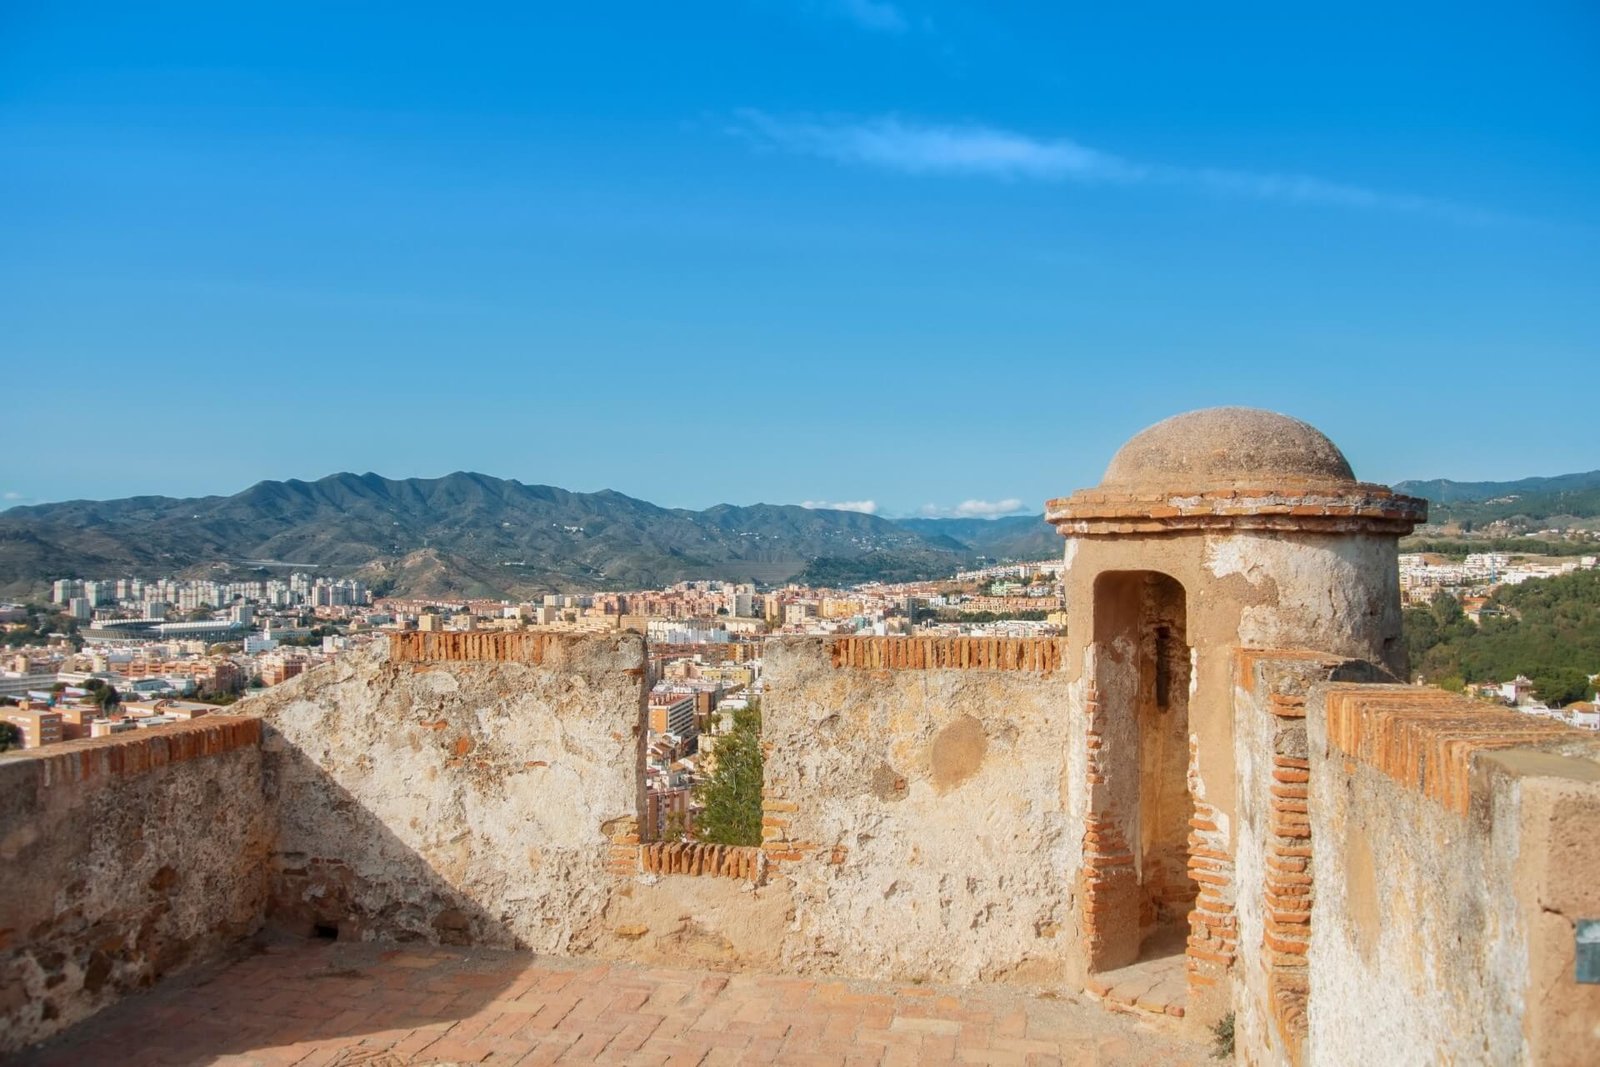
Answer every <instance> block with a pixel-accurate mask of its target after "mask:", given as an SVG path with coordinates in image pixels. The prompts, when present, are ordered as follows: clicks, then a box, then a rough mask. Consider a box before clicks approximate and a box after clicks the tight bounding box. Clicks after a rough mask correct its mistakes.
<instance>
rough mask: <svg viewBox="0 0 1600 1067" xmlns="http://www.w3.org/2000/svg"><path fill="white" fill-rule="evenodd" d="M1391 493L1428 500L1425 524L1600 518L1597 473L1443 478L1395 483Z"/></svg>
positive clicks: (1599, 477)
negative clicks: (1500, 479) (1502, 478)
mask: <svg viewBox="0 0 1600 1067" xmlns="http://www.w3.org/2000/svg"><path fill="white" fill-rule="evenodd" d="M1395 489H1397V490H1398V491H1400V492H1402V493H1407V494H1409V495H1411V496H1420V497H1424V498H1425V499H1427V500H1429V501H1430V502H1431V503H1432V505H1433V506H1432V507H1430V508H1429V509H1428V512H1429V515H1428V517H1429V521H1430V522H1433V523H1436V524H1437V523H1447V522H1492V521H1494V520H1496V519H1518V518H1521V519H1528V520H1532V521H1535V522H1542V521H1546V520H1549V519H1585V518H1594V517H1596V516H1600V470H1594V471H1587V472H1585V473H1582V474H1559V475H1556V476H1555V477H1552V478H1519V479H1517V480H1516V481H1511V482H1453V481H1451V480H1450V479H1448V478H1433V479H1430V480H1427V481H1407V482H1399V483H1397V484H1396V485H1395Z"/></svg>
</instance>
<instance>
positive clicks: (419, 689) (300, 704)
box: [238, 635, 645, 952]
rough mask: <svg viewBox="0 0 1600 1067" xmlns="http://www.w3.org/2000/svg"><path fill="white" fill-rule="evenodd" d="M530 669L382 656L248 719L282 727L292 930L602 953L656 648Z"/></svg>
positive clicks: (272, 751) (280, 876)
mask: <svg viewBox="0 0 1600 1067" xmlns="http://www.w3.org/2000/svg"><path fill="white" fill-rule="evenodd" d="M495 647H498V646H495ZM402 651H403V650H402ZM513 651H514V652H517V653H518V654H519V655H521V657H522V658H519V659H513V660H501V661H482V660H480V661H474V662H433V661H429V660H426V659H413V660H411V661H400V660H398V659H397V660H391V659H390V658H389V645H388V644H385V643H378V644H375V645H374V646H373V648H372V650H371V652H370V653H369V654H366V655H364V656H350V657H344V658H341V659H340V660H338V661H337V662H335V663H334V664H332V665H330V666H328V667H324V668H321V669H319V670H316V671H312V672H310V673H308V674H306V675H303V676H301V677H300V678H296V679H293V680H292V681H290V682H288V683H286V684H284V685H280V686H276V687H274V688H273V689H271V690H269V691H268V692H267V693H266V694H264V695H262V696H260V697H257V698H254V699H252V700H250V701H247V702H244V703H241V704H240V705H238V709H239V710H240V711H241V712H243V713H247V714H253V715H258V716H260V717H261V718H262V720H263V722H264V725H265V727H266V731H265V738H264V750H265V753H264V755H265V781H266V787H267V797H268V800H269V803H270V804H271V806H272V810H273V812H274V815H275V817H276V819H277V824H278V838H277V844H276V851H275V852H274V855H273V864H272V871H271V887H272V895H271V909H270V917H271V918H272V919H273V920H275V921H277V922H280V923H283V924H286V925H289V926H291V927H295V928H298V929H301V930H304V931H306V932H310V931H311V930H312V929H315V928H316V927H323V928H324V929H328V928H333V929H337V931H338V934H339V936H341V937H357V938H369V939H370V938H382V939H397V940H415V939H422V940H427V941H436V942H443V943H446V944H467V943H471V944H483V945H500V946H507V947H510V946H517V947H524V948H529V949H533V950H535V951H539V952H576V951H582V950H583V949H584V948H585V947H586V946H587V945H588V944H589V943H590V942H592V940H593V939H594V937H595V932H596V930H597V929H598V927H599V925H600V923H601V918H602V916H603V914H604V912H605V909H606V905H607V902H608V899H609V895H610V890H611V888H612V879H611V877H610V876H609V874H608V873H607V872H608V869H609V861H610V848H611V841H610V838H611V836H612V835H613V834H615V833H619V832H626V831H627V830H629V829H630V828H631V827H632V825H633V823H634V820H635V819H636V817H637V813H638V810H639V790H640V788H641V785H640V776H639V773H638V772H639V768H640V760H641V758H642V749H641V745H640V730H641V728H642V717H643V709H644V702H643V701H644V673H645V672H644V666H645V663H644V643H643V641H642V639H640V638H638V637H637V636H636V635H622V636H617V637H605V638H582V637H569V638H550V639H548V640H547V641H545V642H541V643H539V644H538V645H537V646H531V647H530V649H529V650H526V652H525V653H524V652H522V651H521V650H513ZM419 654H420V652H419ZM531 660H537V661H538V662H532V661H531Z"/></svg>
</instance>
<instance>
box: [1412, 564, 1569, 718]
mask: <svg viewBox="0 0 1600 1067" xmlns="http://www.w3.org/2000/svg"><path fill="white" fill-rule="evenodd" d="M1404 618H1405V639H1406V648H1407V651H1408V652H1409V654H1410V657H1411V670H1412V673H1413V674H1421V675H1422V676H1423V677H1424V678H1426V679H1427V680H1428V681H1429V682H1431V683H1433V684H1435V685H1438V686H1441V687H1443V688H1446V689H1452V688H1454V689H1459V688H1460V687H1461V686H1463V685H1465V684H1467V683H1469V682H1491V681H1510V680H1511V679H1512V678H1515V677H1516V676H1517V675H1518V674H1525V675H1527V676H1528V678H1529V679H1531V680H1532V681H1533V683H1534V689H1535V692H1536V694H1537V695H1538V696H1539V697H1540V699H1542V700H1544V701H1546V702H1547V703H1550V704H1552V705H1561V704H1569V703H1571V702H1572V701H1574V700H1582V699H1584V698H1586V697H1588V696H1591V695H1592V694H1593V692H1594V690H1593V687H1592V686H1590V684H1589V679H1588V676H1589V675H1591V674H1594V673H1596V672H1600V571H1577V572H1575V573H1573V574H1565V575H1561V576H1560V577H1557V578H1545V579H1539V580H1535V581H1530V582H1524V583H1522V584H1521V585H1513V586H1506V587H1504V588H1502V589H1500V590H1498V591H1496V592H1495V594H1494V595H1493V596H1492V597H1490V598H1489V602H1488V603H1487V604H1486V605H1485V609H1484V611H1483V613H1482V616H1481V618H1482V625H1481V626H1477V625H1474V624H1473V623H1472V621H1471V620H1470V619H1468V618H1467V617H1466V616H1465V615H1464V614H1462V611H1461V605H1460V604H1459V603H1458V602H1457V601H1456V599H1455V598H1454V597H1452V596H1451V595H1450V594H1448V593H1440V594H1439V595H1438V596H1436V597H1435V598H1434V600H1433V603H1432V604H1431V605H1430V606H1428V607H1425V608H1408V609H1406V612H1405V617H1404Z"/></svg>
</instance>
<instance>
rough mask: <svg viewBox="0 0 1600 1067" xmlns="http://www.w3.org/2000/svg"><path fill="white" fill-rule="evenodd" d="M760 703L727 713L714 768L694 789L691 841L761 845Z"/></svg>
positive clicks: (717, 744) (755, 702)
mask: <svg viewBox="0 0 1600 1067" xmlns="http://www.w3.org/2000/svg"><path fill="white" fill-rule="evenodd" d="M762 765H763V760H762V755H761V703H760V701H751V703H750V706H749V707H748V708H742V709H740V710H738V711H735V712H734V713H733V729H731V730H729V731H728V732H727V733H725V734H723V735H722V736H720V737H718V738H717V743H716V767H715V768H714V769H713V770H712V772H711V774H709V775H708V776H706V777H705V778H704V779H702V780H701V781H700V783H699V784H698V785H696V786H695V800H696V802H697V803H698V804H699V805H700V806H701V808H702V810H701V811H700V813H699V814H698V815H696V816H695V823H694V831H695V836H696V837H697V838H699V839H700V840H702V841H709V842H711V843H712V844H717V845H759V844H761V781H762V771H763V766H762Z"/></svg>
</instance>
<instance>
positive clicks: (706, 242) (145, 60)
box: [0, 0, 1600, 516]
mask: <svg viewBox="0 0 1600 1067" xmlns="http://www.w3.org/2000/svg"><path fill="white" fill-rule="evenodd" d="M0 30H3V32H0V42H3V43H0V136H4V138H5V142H6V144H7V146H8V147H7V150H6V156H7V165H6V166H5V167H4V168H0V192H3V193H4V198H5V199H4V203H6V205H7V207H6V208H4V209H0V210H3V211H4V216H3V217H4V220H5V223H6V226H7V231H8V236H9V240H8V241H7V242H6V243H5V246H4V247H3V248H0V291H4V292H5V293H6V296H5V297H3V298H0V336H4V338H5V340H3V341H0V359H3V361H4V369H5V380H6V383H7V391H8V394H9V399H10V400H11V402H12V409H13V410H14V411H17V412H38V413H50V414H52V415H55V416H56V417H58V418H61V419H63V420H64V424H65V425H66V426H67V427H68V428H69V429H68V431H67V432H62V433H57V434H55V435H53V436H52V437H51V441H50V447H49V448H40V449H37V450H34V451H33V452H32V453H30V454H29V456H28V459H27V462H26V463H23V462H13V463H12V464H9V465H7V469H5V470H4V471H3V472H0V507H7V506H10V505H15V504H24V503H36V502H46V501H55V500H64V499H73V498H91V499H105V498H114V497H122V496H129V495H138V494H146V493H153V494H161V495H167V496H175V497H185V496H199V495H207V494H226V493H232V492H237V491H238V490H240V489H242V488H244V487H246V486H248V485H250V484H253V483H254V482H256V481H259V480H263V479H285V478H301V479H306V480H313V479H316V478H320V477H323V476H325V475H327V474H330V473H333V472H335V471H357V472H359V471H366V470H375V471H379V472H383V473H384V474H386V475H387V476H390V477H397V478H404V477H413V476H416V477H437V476H441V475H444V474H445V473H447V472H450V471H454V470H469V471H481V472H485V473H490V474H493V475H496V476H501V477H510V478H516V479H518V480H521V481H523V482H527V483H530V484H534V483H537V484H550V485H557V486H562V487H565V488H570V489H573V490H576V491H596V490H600V489H605V488H610V489H615V490H617V491H619V492H622V493H626V494H628V495H630V496H634V497H638V498H641V499H645V500H649V501H652V502H655V503H659V504H662V505H664V506H672V507H684V508H704V507H707V506H711V505H714V504H717V503H722V502H727V503H736V504H748V503H754V502H756V501H758V500H761V501H767V502H779V503H791V502H792V503H802V502H807V501H809V502H813V503H815V502H824V503H835V504H838V503H846V504H851V503H853V504H858V505H860V504H864V503H866V502H871V503H872V505H873V510H874V511H876V512H877V513H879V514H883V515H892V516H901V515H917V514H919V513H922V512H923V511H924V509H925V508H928V507H930V506H931V507H932V508H933V509H934V510H935V511H937V512H939V513H949V512H955V511H957V510H958V509H960V508H961V506H962V505H963V503H971V504H973V505H974V506H972V507H969V508H968V509H967V511H968V512H969V513H974V514H976V513H983V512H985V511H986V510H1007V509H1005V508H1003V507H1000V505H1004V504H1006V503H1007V502H1009V501H1016V502H1017V505H1018V506H1017V507H1016V508H1015V509H1014V510H1016V511H1019V512H1037V511H1039V510H1040V508H1041V506H1042V502H1043V501H1044V499H1046V498H1048V497H1052V496H1057V495H1061V494H1063V493H1067V492H1070V491H1071V490H1073V489H1075V488H1079V487H1082V486H1086V485H1092V484H1094V483H1095V482H1096V481H1098V479H1099V476H1100V473H1101V471H1102V469H1103V468H1104V465H1105V463H1106V461H1107V460H1108V459H1109V458H1110V447H1111V446H1112V445H1114V443H1115V442H1118V441H1122V440H1125V439H1127V438H1128V437H1129V436H1131V435H1132V434H1133V433H1134V432H1136V431H1137V430H1139V429H1141V428H1142V427H1144V426H1146V425H1149V424H1151V423H1153V422H1156V421H1158V420H1159V419H1161V418H1164V417H1166V416H1168V415H1172V414H1175V413H1177V412H1180V411H1184V410H1189V409H1193V408H1198V407H1206V406H1212V405H1216V404H1228V403H1241V404H1249V405H1253V406H1260V407H1265V408H1269V409H1272V410H1276V411H1281V412H1284V413H1286V414H1289V415H1292V416H1294V417H1296V418H1300V419H1303V420H1305V421H1307V422H1310V423H1312V424H1314V425H1316V426H1319V427H1321V428H1322V429H1324V430H1326V431H1327V432H1328V433H1329V435H1330V436H1332V437H1333V439H1334V440H1336V441H1338V442H1340V444H1341V445H1342V446H1343V447H1344V448H1345V450H1346V452H1347V453H1348V455H1349V458H1350V460H1351V462H1352V464H1353V466H1354V467H1355V470H1356V473H1357V474H1358V476H1360V477H1362V478H1364V479H1368V480H1372V481H1380V482H1392V481H1395V480H1399V479H1407V478H1418V479H1421V478H1432V477H1449V478H1453V479H1457V480H1479V479H1510V478H1518V477H1524V476H1534V475H1553V474H1558V473H1564V472H1568V471H1578V470H1587V469H1591V468H1593V467H1594V466H1595V460H1594V451H1593V448H1592V444H1591V443H1589V441H1588V439H1587V437H1588V435H1586V434H1584V433H1583V432H1575V431H1574V429H1573V428H1572V425H1571V423H1570V421H1569V418H1570V417H1565V416H1563V417H1556V416H1558V414H1559V409H1555V408H1549V407H1548V405H1546V406H1543V407H1528V406H1525V404H1524V402H1525V401H1527V400H1534V399H1536V398H1537V397H1539V396H1541V395H1547V394H1548V392H1549V391H1550V390H1551V389H1552V388H1559V387H1565V386H1574V387H1575V386H1579V385H1581V383H1582V382H1583V381H1584V380H1585V377H1584V372H1585V371H1591V368H1592V366H1593V365H1594V363H1595V362H1596V360H1595V354H1596V351H1597V349H1600V316H1597V315H1596V313H1595V311H1594V309H1593V306H1592V304H1593V301H1592V299H1591V296H1592V292H1593V291H1594V289H1595V282H1596V281H1597V280H1600V270H1597V266H1600V264H1597V254H1596V252H1595V247H1596V243H1595V241H1594V239H1593V238H1594V231H1595V225H1596V211H1595V208H1596V206H1597V205H1596V196H1595V189H1596V188H1600V182H1597V181H1596V180H1595V179H1596V178H1597V177H1600V173H1597V172H1600V165H1597V163H1600V156H1597V153H1596V152H1595V150H1594V148H1593V145H1594V144H1595V143H1597V139H1596V138H1595V136H1594V134H1595V133H1596V132H1597V131H1596V116H1595V113H1594V109H1593V108H1592V106H1591V105H1590V104H1589V103H1588V102H1589V101H1592V100H1593V99H1595V98H1596V96H1597V93H1600V84H1597V82H1600V74H1597V72H1596V70H1595V68H1594V65H1593V64H1592V63H1591V62H1589V61H1588V57H1590V56H1592V55H1593V53H1594V47H1595V44H1596V43H1597V40H1600V19H1597V18H1596V16H1595V15H1594V13H1593V12H1592V11H1588V10H1584V9H1582V8H1580V7H1579V6H1578V5H1564V4H1554V3H1551V4H1542V5H1536V6H1535V7H1533V8H1531V9H1528V10H1526V11H1523V12H1520V13H1519V16H1518V18H1517V19H1516V20H1514V21H1513V20H1507V19H1504V18H1500V17H1498V16H1497V14H1496V13H1495V12H1492V11H1491V10H1490V9H1488V8H1486V7H1476V6H1469V7H1467V8H1461V7H1454V8H1451V9H1449V14H1448V17H1445V16H1444V15H1442V14H1441V13H1438V12H1430V11H1426V10H1421V9H1413V10H1411V11H1408V12H1403V13H1396V12H1393V11H1391V10H1388V9H1383V8H1379V7H1377V6H1376V5H1371V6H1365V7H1361V8H1357V9H1341V10H1340V11H1339V12H1337V13H1331V12H1330V13H1329V14H1328V15H1326V16H1325V17H1320V18H1319V17H1318V16H1315V15H1312V14H1306V13H1287V12H1278V13H1275V14H1274V13H1266V14H1262V13H1255V14H1253V15H1252V16H1250V17H1248V18H1247V17H1244V16H1243V15H1242V14H1236V13H1229V12H1215V11H1207V12H1205V13H1198V12H1192V11H1185V10H1183V9H1174V10H1172V11H1170V12H1168V13H1167V16H1166V17H1165V18H1163V19H1161V20H1160V21H1159V22H1157V21H1156V20H1139V19H1135V18H1133V17H1131V16H1124V15H1121V14H1119V13H1107V12H1095V13H1093V14H1092V15H1091V14H1079V13H1073V12H1051V13H1038V12H1028V11H1022V10H1011V11H997V10H995V9H992V8H990V7H988V6H985V7H983V8H982V9H980V8H978V7H977V6H976V5H965V4H957V3H928V4H923V3H912V2H909V0H907V2H897V3H889V2H883V0H837V2H829V0H817V2H811V3H794V4H781V3H777V2H750V3H730V4H725V5H720V6H716V7H712V8H707V9H704V10H699V11H694V12H684V11H676V10H674V11H665V10H659V9H656V8H653V7H651V6H648V5H634V6H625V7H624V8H623V9H622V10H621V12H620V14H614V15H613V17H611V18H601V17H597V16H592V15H585V14H584V13H582V12H576V11H570V10H566V11H547V10H541V11H538V12H513V11H499V12H497V11H494V10H493V9H480V10H479V11H478V12H476V13H468V14H467V15H465V16H462V17H456V18H451V19H442V18H438V17H435V16H430V15H429V14H427V12H426V11H425V10H424V9H408V8H405V7H403V6H402V7H399V8H389V9H385V12H384V13H382V14H381V15H380V14H378V13H371V12H360V11H351V10H343V11H339V12H328V11H321V10H317V9H313V8H311V7H309V6H296V5H292V4H290V5H274V6H273V7H272V8H271V9H261V10H259V11H256V12H249V11H242V10H240V9H230V10H229V11H226V12H224V11H221V10H217V9H212V8H210V7H206V6H202V5H177V6H174V7H171V8H167V9H164V10H163V11H162V12H160V13H150V12H137V13H136V12H131V11H126V10H122V9H120V8H118V7H116V6H113V5H92V4H91V5H81V6H77V7H72V6H54V5H52V6H51V7H50V8H49V9H43V8H39V9H34V10H31V11H22V10H12V11H8V12H7V13H6V14H5V15H3V16H0ZM1488 70H1492V71H1494V72H1495V76H1494V77H1493V78H1487V77H1484V76H1483V72H1484V71H1488ZM45 368H48V369H50V373H41V370H42V369H45ZM66 371H70V372H71V373H72V375H73V380H74V381H75V382H80V383H82V384H83V386H84V388H82V389H81V390H72V389H63V388H62V387H61V381H60V378H61V373H63V372H66ZM1591 373H1592V372H1591ZM1582 414H1583V409H1582V405H1581V404H1580V405H1575V406H1574V410H1573V412H1572V415H1573V416H1577V417H1578V419H1579V420H1580V421H1581V418H1582ZM126 434H133V435H134V437H135V438H136V439H143V440H146V441H150V442H157V441H159V442H161V447H159V448H152V449H151V450H149V451H146V452H143V453H141V452H140V451H139V450H137V449H135V450H132V451H127V452H125V451H123V450H122V449H120V448H108V447H107V442H108V441H111V440H115V439H117V438H118V437H119V436H120V435H126ZM997 449H998V450H1000V451H1003V452H1004V453H1006V454H1007V455H1008V456H1009V457H1010V459H1009V461H1008V462H1005V463H997V462H996V461H995V458H994V457H995V451H996V450H997ZM674 450H676V453H675V452H674ZM674 454H676V455H677V456H679V457H680V458H679V460H678V461H677V462H662V458H663V457H669V458H670V457H671V456H673V455H674ZM124 457H129V458H124ZM708 457H714V458H715V461H714V462H704V461H703V460H705V459H707V458H708Z"/></svg>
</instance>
